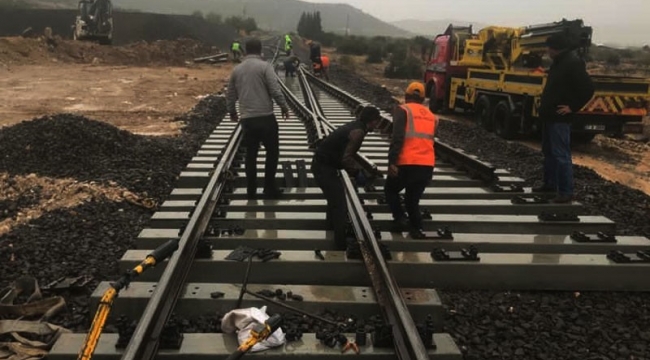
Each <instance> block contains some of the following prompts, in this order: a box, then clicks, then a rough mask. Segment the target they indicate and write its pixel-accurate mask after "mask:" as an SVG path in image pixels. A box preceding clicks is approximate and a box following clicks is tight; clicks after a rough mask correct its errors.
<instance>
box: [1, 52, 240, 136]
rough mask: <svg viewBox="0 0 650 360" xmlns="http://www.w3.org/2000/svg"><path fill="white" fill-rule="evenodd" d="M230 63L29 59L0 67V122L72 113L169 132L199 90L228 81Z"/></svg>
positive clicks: (216, 87)
mask: <svg viewBox="0 0 650 360" xmlns="http://www.w3.org/2000/svg"><path fill="white" fill-rule="evenodd" d="M230 70H231V66H230V65H223V66H220V67H214V66H208V65H206V66H200V67H194V68H181V67H154V68H144V67H127V66H93V65H79V64H56V65H53V66H52V65H27V66H17V67H13V68H12V69H11V70H0V74H1V75H0V98H2V99H3V102H1V103H0V126H7V125H11V124H14V123H17V122H20V121H22V120H28V119H31V118H34V117H39V116H43V115H47V114H54V113H75V114H81V115H84V116H87V117H89V118H92V119H96V120H101V121H106V122H108V123H111V124H113V125H115V126H118V127H120V128H122V129H125V130H129V131H131V132H134V133H138V134H148V135H170V134H174V133H176V132H177V130H178V128H179V126H180V124H179V123H176V122H172V120H173V119H174V117H176V116H178V115H180V114H182V113H184V112H186V111H188V110H189V109H191V108H192V106H194V105H195V104H196V102H197V101H198V100H199V97H200V96H204V95H206V94H210V93H214V92H217V91H218V90H220V89H222V88H223V86H224V85H225V84H226V81H227V78H228V76H229V74H230Z"/></svg>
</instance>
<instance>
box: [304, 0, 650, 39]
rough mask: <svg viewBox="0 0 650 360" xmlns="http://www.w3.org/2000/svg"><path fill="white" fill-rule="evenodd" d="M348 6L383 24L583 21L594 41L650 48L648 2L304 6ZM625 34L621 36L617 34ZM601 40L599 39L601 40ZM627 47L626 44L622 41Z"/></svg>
mask: <svg viewBox="0 0 650 360" xmlns="http://www.w3.org/2000/svg"><path fill="white" fill-rule="evenodd" d="M306 1H308V2H313V3H347V4H350V5H353V6H355V7H358V8H360V9H362V10H363V11H365V12H367V13H369V14H371V15H374V16H376V17H378V18H380V19H382V20H386V21H395V20H404V19H418V20H433V19H451V20H462V21H475V22H481V23H487V24H495V25H497V24H498V25H507V26H522V25H528V24H537V23H547V22H552V21H557V20H561V19H562V18H567V19H574V18H581V19H583V20H585V22H586V23H587V25H589V26H592V27H593V28H594V38H597V37H598V36H596V35H597V34H598V33H602V32H606V31H607V28H608V27H610V26H612V27H616V30H615V32H616V35H615V36H600V37H601V38H603V37H604V38H607V39H608V41H612V38H617V37H619V35H621V34H625V35H627V36H629V40H632V41H633V42H635V43H638V42H641V43H650V0H306ZM621 30H624V32H623V33H621V34H619V31H621ZM601 35H602V34H601ZM621 42H627V41H621Z"/></svg>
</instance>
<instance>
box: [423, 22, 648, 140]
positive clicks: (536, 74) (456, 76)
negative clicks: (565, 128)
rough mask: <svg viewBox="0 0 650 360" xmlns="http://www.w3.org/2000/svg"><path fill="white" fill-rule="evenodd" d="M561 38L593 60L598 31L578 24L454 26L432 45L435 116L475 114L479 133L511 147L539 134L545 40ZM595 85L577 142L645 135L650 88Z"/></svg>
mask: <svg viewBox="0 0 650 360" xmlns="http://www.w3.org/2000/svg"><path fill="white" fill-rule="evenodd" d="M557 33H563V34H565V35H566V36H567V37H568V38H569V39H570V40H571V43H572V46H571V47H572V50H573V51H576V52H577V53H578V54H579V55H580V56H581V57H583V58H584V57H585V56H586V55H587V54H588V51H589V48H590V47H591V37H592V33H593V30H592V28H591V27H588V26H585V25H584V23H583V21H582V20H580V19H577V20H566V19H563V20H561V21H558V22H553V23H548V24H540V25H533V26H526V27H519V28H511V27H498V26H489V27H486V28H483V29H481V30H479V31H478V33H474V32H473V29H472V27H471V26H454V25H453V24H450V25H449V27H448V28H447V30H446V31H445V33H443V34H440V35H438V36H436V37H435V39H434V40H433V45H434V46H433V49H432V51H431V53H430V55H429V60H428V63H427V67H426V71H425V74H424V82H425V84H426V92H427V97H428V98H429V99H430V100H429V107H430V109H431V110H432V111H434V112H446V111H456V110H462V111H470V112H473V113H474V117H475V121H476V123H477V124H478V125H479V126H481V127H483V128H485V129H486V130H488V131H494V132H495V133H496V134H497V135H499V136H501V137H503V138H506V139H513V138H515V137H516V136H518V135H521V134H525V135H532V134H536V133H538V132H539V129H540V128H541V122H540V120H539V118H538V115H539V114H538V108H539V104H540V100H541V94H542V91H543V89H544V86H545V84H546V73H545V66H548V65H549V64H550V61H549V59H548V57H546V56H545V55H546V52H547V48H546V39H547V38H548V37H549V36H551V35H553V34H557ZM591 77H592V80H593V82H594V85H595V87H596V92H595V94H594V96H593V98H592V99H591V100H590V101H589V103H587V105H585V107H584V108H583V109H582V110H581V111H580V112H579V113H578V114H577V115H576V117H575V121H574V122H573V124H572V125H573V128H572V132H573V134H574V141H576V142H589V141H591V140H592V139H593V138H594V136H595V135H596V134H601V133H606V134H617V135H619V134H623V133H639V132H641V131H643V125H642V119H643V117H644V116H646V115H647V114H648V104H649V103H650V80H649V79H644V78H635V77H622V76H597V75H592V76H591Z"/></svg>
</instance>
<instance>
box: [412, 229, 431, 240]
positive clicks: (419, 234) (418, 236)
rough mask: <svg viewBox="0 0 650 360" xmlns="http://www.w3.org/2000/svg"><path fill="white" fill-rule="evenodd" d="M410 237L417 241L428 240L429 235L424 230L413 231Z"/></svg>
mask: <svg viewBox="0 0 650 360" xmlns="http://www.w3.org/2000/svg"><path fill="white" fill-rule="evenodd" d="M409 235H411V238H412V239H415V240H422V239H426V238H427V234H425V233H424V230H422V229H413V228H411V230H410V231H409Z"/></svg>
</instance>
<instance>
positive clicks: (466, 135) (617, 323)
mask: <svg viewBox="0 0 650 360" xmlns="http://www.w3.org/2000/svg"><path fill="white" fill-rule="evenodd" d="M348 75H349V74H348ZM348 75H346V77H345V78H341V76H342V75H341V74H340V73H336V72H332V78H333V79H332V80H333V82H334V83H335V84H337V85H339V86H341V87H343V88H345V89H346V90H347V91H350V92H352V93H353V94H355V95H357V96H359V97H363V98H364V99H366V100H368V101H372V102H378V103H381V102H382V101H384V100H383V99H381V98H379V99H376V98H374V97H372V96H371V95H368V94H372V93H373V92H375V91H376V92H379V91H380V89H381V87H379V86H376V85H372V84H368V83H365V82H364V81H363V80H359V79H358V78H356V77H354V76H348ZM373 88H374V90H373ZM439 136H440V138H441V139H444V140H445V142H447V143H449V144H451V145H454V146H457V147H460V148H462V149H464V150H466V151H467V152H469V153H471V154H474V155H477V156H479V158H481V159H482V160H484V161H487V162H490V163H492V164H494V165H495V166H497V167H500V168H505V169H507V170H509V171H510V172H511V173H512V174H513V175H515V176H519V177H521V178H523V179H526V180H527V181H528V183H529V184H533V183H534V182H537V181H540V180H542V169H541V164H542V156H541V154H540V153H539V152H537V151H534V150H532V149H530V148H528V147H526V146H524V145H521V144H518V143H513V142H508V141H505V140H503V139H501V138H499V137H497V136H495V135H494V134H490V133H488V132H486V131H484V130H482V129H479V128H476V127H473V126H469V125H466V124H461V123H455V122H449V121H443V122H441V125H440V133H439ZM574 177H575V182H576V192H577V194H578V196H579V197H580V201H581V202H582V203H583V204H584V205H585V207H586V209H587V211H588V212H589V213H591V214H598V215H603V216H606V217H608V218H610V219H611V220H613V221H615V222H617V224H618V227H619V232H620V233H621V234H632V235H645V236H650V220H649V219H650V201H649V199H650V197H648V196H647V195H645V194H643V193H641V192H640V191H636V190H632V189H630V188H627V187H625V186H624V185H621V184H614V183H611V182H608V181H606V180H604V179H603V178H601V177H600V176H598V174H596V173H595V172H594V171H592V170H590V169H588V168H585V167H581V166H575V167H574ZM439 294H440V296H441V298H442V301H443V304H445V305H446V306H447V307H448V308H449V312H448V316H447V319H446V320H445V331H446V332H449V333H450V334H451V335H452V336H453V337H454V339H455V341H456V343H457V344H458V345H459V346H461V347H462V349H463V352H464V353H465V355H466V359H472V360H477V359H539V360H546V359H548V360H561V359H594V360H596V359H598V360H604V359H608V360H614V359H616V360H619V359H621V360H623V359H626V360H632V359H650V331H649V329H650V327H649V326H648V324H649V323H650V294H630V293H584V294H580V295H578V294H575V293H570V292H553V293H550V292H526V293H502V292H490V291H449V290H440V291H439Z"/></svg>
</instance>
